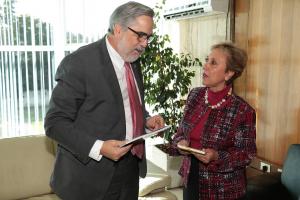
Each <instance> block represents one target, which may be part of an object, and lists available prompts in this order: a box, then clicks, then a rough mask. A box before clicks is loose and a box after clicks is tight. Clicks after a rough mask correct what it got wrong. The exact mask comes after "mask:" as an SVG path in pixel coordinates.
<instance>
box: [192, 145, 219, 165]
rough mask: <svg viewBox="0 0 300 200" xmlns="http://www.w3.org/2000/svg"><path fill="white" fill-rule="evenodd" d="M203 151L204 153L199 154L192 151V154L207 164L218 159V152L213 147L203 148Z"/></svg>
mask: <svg viewBox="0 0 300 200" xmlns="http://www.w3.org/2000/svg"><path fill="white" fill-rule="evenodd" d="M203 151H205V154H204V155H202V154H199V153H193V155H194V156H195V157H196V158H197V159H198V160H200V161H201V162H203V163H205V164H208V163H210V162H211V161H214V160H218V159H219V154H218V152H217V151H216V150H214V149H203Z"/></svg>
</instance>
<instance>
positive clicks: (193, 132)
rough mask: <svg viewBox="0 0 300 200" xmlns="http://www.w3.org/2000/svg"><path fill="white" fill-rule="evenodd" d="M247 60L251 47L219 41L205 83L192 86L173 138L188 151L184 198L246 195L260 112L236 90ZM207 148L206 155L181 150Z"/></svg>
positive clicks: (176, 151)
mask: <svg viewBox="0 0 300 200" xmlns="http://www.w3.org/2000/svg"><path fill="white" fill-rule="evenodd" d="M246 63H247V55H246V53H245V51H243V50H242V49H239V48H237V47H235V46H234V45H233V44H230V43H221V44H217V45H214V46H213V47H212V49H211V53H210V54H209V56H208V58H207V60H206V63H205V65H204V73H203V84H204V85H205V87H199V88H194V89H193V90H191V92H190V94H189V96H188V99H187V102H186V106H185V111H184V116H183V119H182V121H181V123H180V126H179V128H178V131H177V133H176V135H175V137H174V140H173V142H172V147H173V148H172V151H171V154H173V155H176V154H177V155H180V154H181V155H184V159H183V163H182V166H181V169H180V171H179V174H180V175H181V176H182V177H183V181H184V184H185V188H184V192H183V197H184V200H198V199H201V200H205V199H210V200H212V199H228V200H231V199H243V198H244V196H245V192H246V172H245V169H246V166H247V165H248V164H249V163H250V162H251V160H252V159H253V158H254V156H255V155H256V144H255V137H256V129H255V120H256V117H255V110H254V109H253V108H252V107H251V106H250V105H249V104H248V103H247V102H246V101H245V100H243V99H242V98H241V97H238V96H237V95H235V94H234V93H233V92H232V82H233V80H235V79H236V78H237V77H239V76H240V75H241V73H242V71H243V69H244V68H245V66H246ZM178 144H180V145H183V146H189V147H193V148H196V149H201V150H203V151H204V152H205V154H204V155H201V154H198V153H191V152H188V151H184V150H179V149H178V147H177V145H178Z"/></svg>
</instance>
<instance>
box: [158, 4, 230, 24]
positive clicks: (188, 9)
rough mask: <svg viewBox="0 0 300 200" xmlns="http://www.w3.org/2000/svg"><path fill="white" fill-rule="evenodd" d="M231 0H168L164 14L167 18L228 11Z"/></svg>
mask: <svg viewBox="0 0 300 200" xmlns="http://www.w3.org/2000/svg"><path fill="white" fill-rule="evenodd" d="M229 1H230V0H167V1H166V4H165V7H164V12H163V16H164V18H165V19H166V20H172V19H176V20H178V19H186V18H192V17H199V16H206V15H214V14H220V13H227V12H228V10H229Z"/></svg>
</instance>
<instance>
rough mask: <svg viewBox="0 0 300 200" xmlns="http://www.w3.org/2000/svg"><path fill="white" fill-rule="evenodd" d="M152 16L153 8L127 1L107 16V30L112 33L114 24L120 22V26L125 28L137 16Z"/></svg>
mask: <svg viewBox="0 0 300 200" xmlns="http://www.w3.org/2000/svg"><path fill="white" fill-rule="evenodd" d="M142 15H145V16H149V17H152V18H153V17H154V11H153V9H151V8H149V7H148V6H145V5H143V4H140V3H137V2H134V1H129V2H127V3H125V4H123V5H121V6H119V7H117V8H116V9H115V11H114V12H113V13H112V14H111V16H110V18H109V27H108V32H109V33H111V34H113V32H114V26H115V24H120V25H121V26H122V28H124V29H125V28H127V27H128V26H129V25H130V23H131V22H133V21H134V20H135V19H136V18H137V17H139V16H142Z"/></svg>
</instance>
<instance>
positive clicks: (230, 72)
mask: <svg viewBox="0 0 300 200" xmlns="http://www.w3.org/2000/svg"><path fill="white" fill-rule="evenodd" d="M234 74H235V72H234V71H230V70H229V71H228V72H226V76H225V81H228V80H230V79H231V77H232V76H233V75H234Z"/></svg>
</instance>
